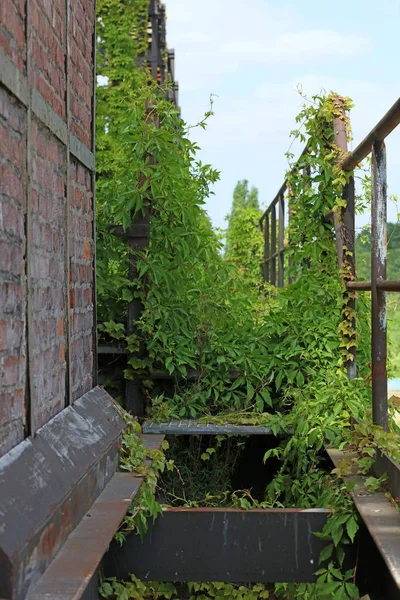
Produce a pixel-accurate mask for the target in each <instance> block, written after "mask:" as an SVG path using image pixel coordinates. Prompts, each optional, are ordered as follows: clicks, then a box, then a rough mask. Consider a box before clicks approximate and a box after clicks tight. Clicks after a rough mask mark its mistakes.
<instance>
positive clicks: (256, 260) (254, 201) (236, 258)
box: [225, 179, 263, 283]
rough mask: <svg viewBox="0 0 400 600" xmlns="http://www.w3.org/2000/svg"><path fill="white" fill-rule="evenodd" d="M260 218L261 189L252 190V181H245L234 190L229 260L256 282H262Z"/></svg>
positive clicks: (230, 218) (228, 238)
mask: <svg viewBox="0 0 400 600" xmlns="http://www.w3.org/2000/svg"><path fill="white" fill-rule="evenodd" d="M260 217H261V210H260V207H259V204H258V189H257V188H256V187H254V186H253V187H252V188H251V189H250V190H249V182H248V180H247V179H241V180H240V181H238V182H237V184H236V186H235V189H234V190H233V202H232V208H231V213H230V215H229V216H228V229H227V232H226V248H225V257H226V258H227V259H228V260H229V261H231V262H232V263H234V264H235V265H236V267H237V268H238V270H239V272H240V273H242V275H244V276H245V277H246V278H249V279H250V280H251V281H253V282H254V283H258V282H260V280H261V261H262V256H263V238H262V235H261V232H260V230H259V227H258V222H259V219H260Z"/></svg>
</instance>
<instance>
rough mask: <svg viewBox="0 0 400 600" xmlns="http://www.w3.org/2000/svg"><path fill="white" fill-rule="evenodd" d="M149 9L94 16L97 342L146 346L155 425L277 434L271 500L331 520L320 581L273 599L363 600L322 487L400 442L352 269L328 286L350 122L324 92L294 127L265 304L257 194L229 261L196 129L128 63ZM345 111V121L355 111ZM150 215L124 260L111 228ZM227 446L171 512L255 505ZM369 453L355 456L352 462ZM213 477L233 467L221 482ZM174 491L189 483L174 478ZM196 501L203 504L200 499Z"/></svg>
mask: <svg viewBox="0 0 400 600" xmlns="http://www.w3.org/2000/svg"><path fill="white" fill-rule="evenodd" d="M146 10H147V1H146V2H144V1H141V2H139V3H137V2H136V3H135V4H134V3H133V2H132V3H131V2H128V3H121V2H120V0H99V2H98V11H99V12H98V15H99V22H100V27H99V45H100V51H99V55H100V56H101V60H100V61H99V74H100V75H103V76H106V77H107V78H108V79H107V81H106V82H105V83H104V82H103V83H104V85H102V86H100V87H99V89H98V115H99V116H98V121H97V128H98V132H97V140H98V151H97V156H98V165H99V166H98V187H97V203H98V255H97V256H98V317H99V330H100V333H101V335H102V336H104V337H105V339H109V338H115V339H118V340H123V341H124V343H125V344H126V345H127V347H128V350H129V352H130V353H132V355H134V354H135V352H137V350H138V349H139V347H142V348H144V349H145V353H144V356H143V357H140V358H138V356H132V358H130V359H129V361H128V368H127V369H126V371H125V377H127V378H137V377H139V376H140V377H141V378H142V379H143V380H144V385H145V387H146V392H147V398H148V403H147V414H148V416H151V417H152V418H154V419H157V420H169V419H173V418H183V417H191V418H201V419H205V420H209V419H213V420H215V421H217V422H227V421H229V422H236V423H259V424H268V425H269V426H271V427H272V429H273V431H274V432H275V433H276V434H278V433H279V434H282V441H281V443H280V444H279V445H278V446H277V447H275V448H271V449H270V450H269V451H268V452H267V453H266V455H265V457H264V459H265V461H269V460H271V459H272V458H274V457H275V458H279V461H280V467H279V469H278V472H277V474H276V475H275V476H274V477H273V479H272V481H271V483H270V484H269V485H268V487H267V489H266V490H265V494H264V499H263V502H264V503H265V505H268V506H285V507H294V506H296V507H302V508H310V507H324V508H328V507H329V508H332V509H333V510H334V512H333V515H332V517H331V518H330V519H329V521H328V523H327V526H326V527H325V529H324V531H323V532H322V533H321V534H320V535H321V536H322V537H324V538H325V539H326V540H327V541H328V544H327V546H326V548H325V550H324V552H323V555H322V556H321V565H320V569H319V570H318V572H317V575H318V580H317V583H315V584H300V585H294V584H293V585H292V584H277V585H276V586H275V591H274V593H275V594H276V597H278V598H287V599H296V598H301V599H307V598H308V599H312V598H313V599H318V600H328V599H332V598H333V599H334V600H342V599H350V598H357V597H358V592H357V589H356V587H355V584H354V578H355V569H353V568H351V569H348V570H345V569H344V567H343V564H344V549H345V547H346V546H347V545H349V543H350V542H353V541H354V539H355V535H356V532H357V528H358V526H357V521H356V518H355V515H354V513H353V508H352V503H351V501H350V497H349V493H348V488H347V486H346V484H344V483H343V482H342V481H341V480H340V479H339V478H338V475H339V476H342V475H344V474H345V469H342V470H339V472H337V473H333V474H332V473H329V471H327V469H326V463H325V461H324V457H323V452H324V444H330V445H334V446H336V447H344V446H345V445H346V444H347V445H351V444H353V445H355V446H356V447H358V448H364V447H365V448H375V447H376V446H379V447H385V448H386V449H389V450H390V451H391V453H392V454H393V453H395V451H396V441H395V437H394V434H390V435H391V436H392V437H390V436H389V437H388V436H387V435H386V434H384V435H383V436H382V435H380V434H379V432H378V430H377V429H376V428H372V427H371V426H369V425H368V412H367V411H366V408H367V407H369V406H370V390H369V375H370V374H369V367H368V363H369V360H370V358H369V357H370V349H369V337H370V335H369V325H368V323H369V320H368V318H366V317H365V314H367V313H368V311H369V306H368V298H366V297H362V298H360V299H358V300H357V315H356V318H357V334H355V333H354V331H353V330H352V317H353V313H352V312H349V311H348V310H344V302H345V300H344V298H345V294H346V292H345V287H344V283H343V280H344V277H345V276H346V275H347V273H346V265H345V266H344V269H343V271H342V272H340V271H339V270H338V267H337V255H336V246H335V235H334V227H333V225H332V223H330V222H329V220H327V219H326V215H327V214H328V213H331V212H334V211H340V209H341V207H342V206H343V202H344V201H343V200H342V190H343V186H344V185H345V183H346V181H347V179H348V176H349V174H347V173H344V172H343V171H341V170H340V168H339V166H338V165H339V158H340V152H339V149H338V148H337V147H336V145H335V141H334V133H333V127H332V121H333V118H335V117H338V116H339V117H340V118H345V117H343V116H342V113H341V112H340V110H339V104H338V101H337V96H335V95H334V94H330V95H328V96H316V97H314V98H313V99H312V102H311V103H310V104H309V105H307V107H305V108H304V109H303V110H302V112H301V113H300V115H299V116H298V123H300V122H301V123H303V124H304V125H303V127H304V129H302V130H301V131H300V130H298V131H297V130H295V131H294V132H293V135H294V136H295V137H296V138H300V139H303V140H305V138H307V140H308V153H306V154H304V155H303V156H302V158H301V159H300V161H299V162H297V163H295V162H293V157H292V156H289V157H288V158H289V161H290V169H289V173H288V181H289V195H290V209H291V220H290V229H289V232H288V239H290V246H288V248H287V255H288V256H290V258H291V273H290V274H291V277H292V279H293V283H292V284H291V285H290V286H288V287H287V288H285V289H282V290H276V289H272V288H271V287H270V286H268V285H265V284H264V283H263V282H262V278H261V269H260V262H261V257H262V237H261V234H260V232H259V231H258V228H257V225H258V219H259V216H260V211H259V209H258V205H257V203H256V202H255V199H256V195H255V192H250V193H249V192H248V188H247V186H246V183H245V182H243V181H242V182H240V186H241V187H240V186H239V187H240V189H237V191H236V192H237V193H236V199H238V198H239V196H240V194H239V193H238V192H239V191H240V193H241V194H242V199H243V198H244V203H243V205H242V206H236V208H235V207H233V210H232V213H231V215H230V218H229V228H228V233H227V247H226V255H225V256H224V255H223V253H222V246H221V239H220V236H219V235H217V234H216V233H215V232H214V231H213V229H212V226H211V223H210V221H209V218H208V216H207V214H206V212H205V211H204V209H203V204H204V202H205V200H206V198H208V197H209V196H210V194H211V193H212V192H211V189H212V184H213V183H214V182H215V181H216V180H217V179H218V177H219V173H218V171H216V170H215V169H214V168H212V167H211V166H210V165H206V164H202V163H201V162H200V161H199V160H198V159H197V154H196V153H197V151H198V147H197V145H196V144H195V143H194V142H193V133H192V128H190V127H189V125H188V124H186V123H185V122H184V121H183V120H182V119H181V117H180V114H179V111H178V110H177V109H176V107H174V106H173V105H172V104H171V103H170V102H169V101H168V100H166V99H165V95H164V94H163V90H162V89H160V88H159V87H157V86H156V85H155V84H154V83H153V82H150V81H148V75H147V72H146V71H145V70H141V69H139V68H137V67H136V66H135V65H136V62H135V57H137V55H138V54H140V51H141V49H143V48H142V46H141V42H140V39H141V33H140V32H141V31H144V21H145V17H144V15H145V14H146ZM132 32H133V34H134V35H133V36H132V35H131V34H132ZM342 102H343V103H344V106H345V109H346V110H349V109H350V107H351V103H350V101H349V100H348V99H343V100H342ZM149 107H150V108H151V110H150V118H149ZM210 116H212V110H211V109H210V110H209V111H208V112H207V113H206V115H205V118H204V119H203V120H202V121H200V123H199V125H200V126H202V127H205V126H206V120H207V118H209V117H210ZM345 119H346V118H345ZM158 123H159V125H158ZM346 124H348V123H347V120H346ZM189 131H190V132H191V134H190V136H189ZM151 157H154V158H155V159H156V160H155V162H154V161H153V160H152V159H151ZM250 198H251V202H250ZM149 205H150V206H151V240H150V247H149V249H147V250H146V251H143V252H141V253H138V254H137V255H136V256H134V257H132V256H130V255H129V254H128V250H127V246H126V243H125V241H124V240H122V239H121V238H118V237H116V236H115V235H114V234H113V233H112V230H111V229H110V226H115V225H122V227H123V228H125V229H126V228H127V227H129V225H131V224H132V223H134V221H135V218H136V217H137V216H138V215H141V214H143V209H144V207H146V206H149ZM130 259H134V260H135V261H136V264H137V268H138V273H139V276H138V278H137V280H135V281H130V280H129V278H128V262H129V260H130ZM134 297H138V298H140V299H141V300H142V303H143V307H144V310H143V313H142V316H141V318H140V320H139V321H138V322H137V323H136V329H135V333H134V334H132V335H129V336H128V335H126V328H125V325H126V316H127V302H129V301H130V300H131V299H132V298H134ZM355 345H356V346H357V354H358V365H359V372H358V378H357V379H355V380H352V381H349V379H348V378H347V374H346V369H345V365H346V361H348V360H351V352H350V351H351V349H352V348H353V347H354V346H355ZM190 369H192V370H195V371H196V372H197V375H198V376H197V379H195V380H194V381H193V380H192V379H189V378H188V377H187V375H188V371H189V370H190ZM153 370H161V371H167V372H169V373H170V374H171V375H176V376H177V377H178V379H177V381H176V383H175V384H174V385H173V386H171V387H170V388H169V389H165V390H163V392H161V393H160V392H159V391H156V390H155V388H154V387H153V383H152V381H151V378H150V375H151V372H152V371H153ZM146 377H147V378H148V379H147V380H146ZM352 416H355V417H356V418H358V419H360V420H361V422H362V425H361V426H360V428H358V429H356V434H355V435H354V434H352V432H351V431H350V419H351V417H352ZM365 423H367V424H365ZM135 427H136V426H135V425H134V423H133V422H132V421H130V428H131V429H130V431H129V437H128V438H126V440H127V441H126V442H125V444H126V445H127V448H128V450H129V451H128V455H129V456H130V457H133V458H129V460H128V463H127V464H128V465H129V467H132V468H138V466H139V464H142V462H143V448H141V447H140V443H139V442H138V441H137V431H135ZM288 432H290V435H286V434H288ZM225 443H230V442H229V441H228V442H225V441H223V440H216V442H215V444H214V445H212V444H210V445H209V447H208V449H207V448H204V447H201V446H196V447H193V448H192V450H190V448H189V450H187V456H186V457H185V459H184V463H183V466H184V467H185V468H186V469H187V472H188V473H189V472H190V473H191V475H192V484H193V485H192V486H191V489H190V490H189V486H188V487H186V488H185V489H186V492H185V495H184V497H183V498H180V499H179V500H180V501H181V502H182V503H183V504H186V505H194V504H195V503H202V505H204V504H209V505H210V504H212V505H215V504H219V505H221V504H223V505H226V504H227V503H231V505H232V504H234V505H237V506H239V507H241V508H251V507H254V506H255V503H254V501H253V499H252V497H251V495H248V494H246V493H244V494H239V495H237V494H236V495H235V494H234V492H235V490H229V489H228V483H227V476H229V473H230V470H231V469H232V468H233V467H234V461H235V456H237V453H238V452H239V448H238V447H237V446H235V447H234V448H233V449H232V452H230V453H229V460H228V461H227V460H226V453H225V452H223V451H220V448H221V447H223V446H224V444H225ZM218 444H219V446H218ZM200 450H201V452H200V456H198V453H199V451H200ZM363 452H364V451H363ZM368 453H370V451H369V450H368V451H366V452H365V454H366V456H364V454H361V461H362V460H363V459H366V458H368ZM179 455H182V452H181V449H179V448H178V449H174V448H172V449H171V452H170V454H169V455H168V460H170V458H171V459H172V460H174V459H175V458H176V457H177V456H179ZM135 457H136V458H135ZM181 457H182V456H181ZM207 457H208V458H207ZM198 459H200V460H201V461H202V462H203V463H204V465H205V468H204V469H202V473H203V474H206V475H207V478H208V479H207V478H206V479H205V480H204V481H199V480H197V481H194V480H193V464H194V462H195V461H198ZM154 460H155V464H156V468H155V470H154V471H153V472H151V473H150V474H148V477H147V481H148V485H146V486H145V487H144V488H143V492H142V493H141V496H140V498H139V499H138V501H137V502H136V503H135V505H134V506H133V507H132V509H131V514H130V515H129V517H128V519H127V520H126V522H125V527H126V528H127V529H128V530H131V529H134V528H135V529H136V530H138V531H139V532H141V533H143V532H144V530H145V527H146V518H147V516H148V515H151V516H152V517H155V516H156V515H157V513H158V512H159V510H160V507H159V504H158V503H157V502H156V501H155V489H156V485H157V484H156V475H157V473H159V472H160V471H162V470H163V469H164V470H165V466H167V467H169V468H170V469H171V472H170V473H171V474H170V477H171V478H173V477H175V479H176V475H177V472H176V471H174V470H173V468H174V467H173V466H172V463H171V462H167V463H166V462H165V460H166V459H165V458H161V456H158V455H157V456H156V457H154ZM208 461H209V463H208ZM223 461H225V468H224V469H222V468H221V469H219V468H218V467H219V466H221V465H222V464H223ZM123 464H124V463H123ZM208 464H210V465H212V468H210V469H208V468H207V467H208ZM357 464H358V466H357V468H358V469H360V470H364V471H367V468H369V466H370V463H368V461H367V460H364V461H363V462H360V463H357ZM175 468H176V466H175ZM179 476H180V477H183V479H184V478H185V472H184V469H180V471H179V475H178V477H179ZM210 478H211V479H210ZM205 482H206V483H205ZM207 482H208V483H207ZM378 485H379V482H378ZM206 486H208V488H209V489H208V490H207V489H206ZM204 492H205V494H204ZM232 492H233V493H232ZM199 494H200V495H201V496H202V497H201V498H199V497H196V496H198V495H199ZM207 494H208V496H207ZM175 495H176V496H178V495H180V494H175ZM235 503H237V504H235ZM120 536H121V537H122V533H120ZM102 593H103V595H105V596H107V595H114V596H115V597H116V598H119V599H122V598H135V597H136V598H176V597H177V595H178V594H181V593H182V594H183V596H182V598H187V597H190V598H196V599H202V598H221V597H232V598H235V597H237V598H243V600H250V599H252V598H262V597H268V593H269V590H267V589H266V588H265V587H264V586H253V588H247V587H245V586H242V587H240V586H230V585H227V584H210V583H209V584H206V583H201V584H189V586H188V587H186V588H185V590H183V591H182V590H181V589H179V588H177V589H175V588H174V587H173V586H165V584H158V585H149V584H146V585H144V584H143V583H141V582H137V581H136V580H135V579H133V580H132V582H130V583H127V584H120V583H119V582H115V581H108V582H105V583H104V584H103V587H102ZM135 594H136V595H135ZM255 594H258V595H255ZM262 594H264V595H262Z"/></svg>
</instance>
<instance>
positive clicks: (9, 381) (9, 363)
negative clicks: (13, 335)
mask: <svg viewBox="0 0 400 600" xmlns="http://www.w3.org/2000/svg"><path fill="white" fill-rule="evenodd" d="M23 366H24V365H23V361H22V358H21V357H20V356H10V357H8V358H5V359H3V372H2V383H3V385H4V387H7V386H12V385H16V384H17V383H21V381H22V375H23Z"/></svg>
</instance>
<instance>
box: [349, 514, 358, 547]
mask: <svg viewBox="0 0 400 600" xmlns="http://www.w3.org/2000/svg"><path fill="white" fill-rule="evenodd" d="M346 530H347V535H348V536H349V538H350V540H351V541H352V542H354V536H355V535H356V533H357V531H358V523H357V520H356V519H355V517H350V519H349V520H348V521H346Z"/></svg>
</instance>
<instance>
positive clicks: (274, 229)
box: [270, 204, 276, 285]
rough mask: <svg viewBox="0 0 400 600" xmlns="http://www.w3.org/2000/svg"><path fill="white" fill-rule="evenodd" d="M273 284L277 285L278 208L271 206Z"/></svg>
mask: <svg viewBox="0 0 400 600" xmlns="http://www.w3.org/2000/svg"><path fill="white" fill-rule="evenodd" d="M270 257H271V283H272V285H276V206H275V204H274V205H273V206H271V251H270Z"/></svg>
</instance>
